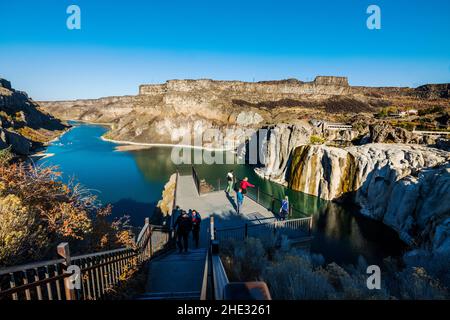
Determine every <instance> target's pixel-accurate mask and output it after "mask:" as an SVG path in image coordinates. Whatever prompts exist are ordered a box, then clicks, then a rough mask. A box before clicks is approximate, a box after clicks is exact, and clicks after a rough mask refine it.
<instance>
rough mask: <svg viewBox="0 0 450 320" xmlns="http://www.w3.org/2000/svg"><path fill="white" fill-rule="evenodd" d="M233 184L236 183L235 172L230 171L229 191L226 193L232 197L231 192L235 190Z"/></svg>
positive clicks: (228, 175)
mask: <svg viewBox="0 0 450 320" xmlns="http://www.w3.org/2000/svg"><path fill="white" fill-rule="evenodd" d="M233 183H234V172H233V170H231V171H229V172H228V173H227V189H226V190H225V192H226V193H227V194H228V195H230V192H231V191H232V190H233Z"/></svg>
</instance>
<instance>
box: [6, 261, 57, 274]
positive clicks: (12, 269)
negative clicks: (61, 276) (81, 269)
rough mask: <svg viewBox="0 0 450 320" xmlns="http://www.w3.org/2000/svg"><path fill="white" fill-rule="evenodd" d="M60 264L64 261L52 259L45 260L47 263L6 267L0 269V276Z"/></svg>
mask: <svg viewBox="0 0 450 320" xmlns="http://www.w3.org/2000/svg"><path fill="white" fill-rule="evenodd" d="M62 262H64V259H53V260H47V261H39V262H32V263H27V264H22V265H18V266H12V267H6V268H3V269H0V276H2V275H5V274H8V273H14V272H18V271H24V270H27V269H36V268H42V267H46V266H48V265H53V264H59V263H62Z"/></svg>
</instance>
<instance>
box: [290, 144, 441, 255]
mask: <svg viewBox="0 0 450 320" xmlns="http://www.w3.org/2000/svg"><path fill="white" fill-rule="evenodd" d="M290 161H291V163H290V166H289V168H288V169H287V172H286V176H285V177H286V183H287V184H288V186H289V187H291V188H292V189H294V190H298V191H301V192H305V193H307V194H311V195H314V196H318V197H321V198H323V199H327V200H336V199H344V198H346V199H347V200H349V199H350V200H352V201H353V202H355V203H356V204H358V205H360V206H361V208H362V209H361V213H362V214H364V215H366V216H368V217H370V218H373V219H375V220H379V221H382V222H383V223H385V224H386V225H388V226H390V227H392V228H393V229H394V230H396V231H397V232H398V233H399V235H400V237H401V238H402V239H403V240H404V241H405V242H407V243H410V244H413V243H418V244H423V243H427V244H429V245H430V246H431V247H432V249H433V250H438V251H449V252H450V239H449V237H448V235H449V233H450V225H449V223H450V197H449V194H450V153H448V152H446V151H442V150H437V149H432V148H427V147H422V146H411V145H398V144H395V145H393V144H368V145H364V146H354V147H349V148H334V147H328V146H315V145H304V146H300V147H297V148H296V149H295V150H294V151H293V153H292V158H291V160H290Z"/></svg>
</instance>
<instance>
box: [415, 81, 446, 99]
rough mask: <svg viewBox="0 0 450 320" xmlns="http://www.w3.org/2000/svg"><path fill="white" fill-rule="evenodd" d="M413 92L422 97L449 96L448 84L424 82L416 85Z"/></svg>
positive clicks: (438, 97)
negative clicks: (418, 85) (421, 84)
mask: <svg viewBox="0 0 450 320" xmlns="http://www.w3.org/2000/svg"><path fill="white" fill-rule="evenodd" d="M415 93H416V95H417V96H418V97H420V98H424V99H442V98H447V99H448V98H450V84H449V83H443V84H426V85H424V86H420V87H417V88H416V89H415Z"/></svg>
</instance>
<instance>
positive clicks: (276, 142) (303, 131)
mask: <svg viewBox="0 0 450 320" xmlns="http://www.w3.org/2000/svg"><path fill="white" fill-rule="evenodd" d="M313 130H314V129H313V128H312V127H311V126H310V125H308V124H307V123H303V124H295V125H288V124H280V125H276V126H271V127H268V128H267V132H266V135H265V136H264V137H262V138H263V141H262V142H261V143H260V150H259V158H260V162H261V163H263V164H264V167H262V168H257V169H255V171H256V173H257V174H258V175H260V176H261V177H263V178H267V179H270V180H272V181H275V182H277V183H280V184H286V170H287V169H288V168H289V161H290V157H291V153H292V151H293V150H294V149H295V148H296V147H298V146H300V145H304V144H306V143H308V142H309V139H310V136H311V134H312V132H313Z"/></svg>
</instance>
